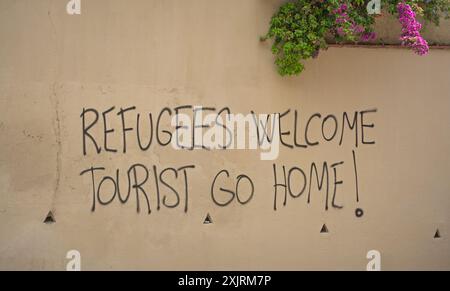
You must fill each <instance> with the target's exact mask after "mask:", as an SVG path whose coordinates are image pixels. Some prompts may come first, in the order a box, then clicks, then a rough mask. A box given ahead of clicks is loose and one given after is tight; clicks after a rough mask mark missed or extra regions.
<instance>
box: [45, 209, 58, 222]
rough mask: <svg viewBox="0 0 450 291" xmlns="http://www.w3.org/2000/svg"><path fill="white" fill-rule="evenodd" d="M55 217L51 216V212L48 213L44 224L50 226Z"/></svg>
mask: <svg viewBox="0 0 450 291" xmlns="http://www.w3.org/2000/svg"><path fill="white" fill-rule="evenodd" d="M55 222H56V220H55V217H54V216H53V213H52V212H51V211H49V212H48V214H47V216H46V217H45V219H44V223H46V224H51V223H55Z"/></svg>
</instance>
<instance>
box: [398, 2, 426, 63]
mask: <svg viewBox="0 0 450 291" xmlns="http://www.w3.org/2000/svg"><path fill="white" fill-rule="evenodd" d="M397 11H398V19H399V21H400V23H401V25H402V35H401V36H400V40H401V42H402V45H404V46H408V47H410V48H411V49H412V50H413V51H414V52H415V53H417V54H418V55H420V56H422V55H425V54H427V53H428V51H429V47H428V43H427V41H426V40H425V39H424V38H423V37H422V36H421V35H420V29H422V25H421V24H420V23H419V22H418V21H417V20H416V14H415V13H414V11H413V10H412V9H411V6H409V5H408V4H406V3H405V2H400V3H398V5H397Z"/></svg>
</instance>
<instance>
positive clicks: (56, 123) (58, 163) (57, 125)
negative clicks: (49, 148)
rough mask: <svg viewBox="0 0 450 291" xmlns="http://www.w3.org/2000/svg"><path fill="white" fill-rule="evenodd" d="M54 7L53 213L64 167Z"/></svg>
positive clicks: (51, 102)
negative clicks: (54, 155)
mask: <svg viewBox="0 0 450 291" xmlns="http://www.w3.org/2000/svg"><path fill="white" fill-rule="evenodd" d="M52 6H53V0H49V1H48V9H47V16H48V20H49V22H50V26H51V30H52V35H53V39H54V57H55V63H54V68H53V71H54V79H55V81H54V82H53V84H52V86H51V94H50V104H51V106H52V109H54V119H52V126H53V133H54V135H55V145H56V157H55V171H56V172H55V183H54V185H53V196H52V199H51V209H53V211H54V210H55V209H54V208H55V200H56V197H57V195H58V194H59V191H60V185H61V167H62V156H61V155H62V142H61V119H60V113H59V106H60V104H59V98H58V94H57V86H58V82H57V81H56V80H57V78H58V43H57V41H58V38H57V33H56V26H55V23H54V21H53V18H52V11H51V10H52V9H51V8H52Z"/></svg>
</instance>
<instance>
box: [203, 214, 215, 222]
mask: <svg viewBox="0 0 450 291" xmlns="http://www.w3.org/2000/svg"><path fill="white" fill-rule="evenodd" d="M211 223H213V222H212V219H211V216H210V215H209V213H208V214H206V217H205V220H204V221H203V224H211Z"/></svg>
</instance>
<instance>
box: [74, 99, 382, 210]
mask: <svg viewBox="0 0 450 291" xmlns="http://www.w3.org/2000/svg"><path fill="white" fill-rule="evenodd" d="M194 108H197V107H194V106H192V105H185V106H179V107H175V108H173V109H171V108H168V107H166V108H163V109H161V110H160V111H159V113H158V114H157V117H156V118H155V121H154V118H153V115H152V113H148V112H146V113H145V114H142V113H140V112H137V111H136V110H137V108H136V107H135V106H131V107H125V108H120V109H119V110H117V112H116V114H114V111H115V110H116V107H115V106H112V107H109V108H107V109H106V110H104V111H99V110H97V109H95V108H87V109H86V108H83V110H82V113H81V115H80V118H81V124H82V153H83V156H92V155H100V154H104V155H112V154H120V153H121V154H126V153H127V149H128V148H129V145H130V142H134V147H133V148H134V149H138V150H140V151H143V152H145V151H148V150H149V149H150V147H151V146H152V145H154V146H159V147H166V146H168V145H170V143H171V139H172V134H173V130H176V128H175V129H174V128H171V127H170V123H171V122H170V121H171V118H172V117H173V115H176V114H179V113H180V112H184V113H186V112H190V113H191V114H194V116H195V114H196V110H198V109H195V110H194ZM202 110H205V111H209V112H217V113H218V114H219V115H220V114H226V113H230V112H231V110H230V109H229V108H228V107H224V108H221V109H219V110H217V109H216V108H212V107H204V108H202ZM99 112H101V113H99ZM376 112H377V110H376V109H369V110H361V111H354V112H352V113H347V112H342V114H340V115H334V114H322V113H314V114H312V115H310V116H306V118H305V119H303V121H300V114H299V111H298V110H292V109H289V110H287V111H285V112H283V113H281V114H279V116H280V122H279V132H280V143H281V144H282V145H283V146H284V148H286V149H288V150H295V149H298V150H302V149H308V148H311V147H317V146H319V145H321V144H326V143H334V144H335V145H336V146H338V147H341V146H342V145H343V144H344V143H345V140H346V139H350V140H352V142H351V143H347V145H350V144H351V145H352V147H353V150H352V152H351V162H349V161H348V160H345V161H344V160H337V161H334V162H329V161H323V162H320V163H319V162H312V163H310V164H309V165H307V166H306V167H305V166H304V165H303V166H300V165H296V166H291V167H287V166H286V165H277V164H276V163H274V164H272V167H271V168H272V169H271V170H272V184H271V185H265V186H264V189H269V188H270V187H273V209H274V211H277V210H278V209H279V206H280V200H281V205H282V206H286V205H287V204H288V201H289V200H292V199H297V198H299V197H306V202H307V203H308V204H310V203H311V201H313V200H314V195H316V194H315V193H316V192H321V193H324V196H325V199H324V201H325V203H324V209H325V211H328V210H329V209H330V207H331V208H333V209H342V208H343V207H344V205H342V199H340V196H339V195H340V194H341V193H340V191H339V187H340V186H341V185H342V184H343V183H344V181H343V180H342V178H341V177H340V175H339V173H340V171H341V169H342V168H343V167H350V166H351V167H352V171H353V172H354V177H352V179H351V183H353V184H354V185H355V199H356V202H359V201H360V197H359V196H360V193H359V181H358V168H357V160H356V158H357V155H356V152H355V150H356V149H357V148H358V147H360V146H361V145H364V146H366V145H374V144H375V140H374V139H373V137H372V138H369V137H368V133H369V129H373V128H374V127H375V125H374V123H373V122H370V121H368V119H369V114H373V113H376ZM251 113H252V114H254V112H253V111H251ZM142 116H146V117H147V118H146V119H145V121H144V122H142V121H143V120H144V118H143V117H142ZM338 116H339V117H338ZM115 118H117V120H114V119H115ZM133 120H134V121H135V122H133ZM193 120H194V124H192V128H193V130H195V129H198V128H204V127H205V125H204V124H203V123H201V122H200V124H195V122H196V121H195V120H196V119H195V118H194V119H193ZM114 121H115V122H114ZM112 124H120V126H119V127H117V128H114V127H112V126H111V125H112ZM220 126H222V127H223V130H224V131H225V132H226V131H227V130H229V129H228V128H227V127H226V126H225V125H224V124H220ZM289 126H290V128H289ZM317 128H318V129H317ZM99 132H100V133H101V134H100V136H98V133H99ZM116 134H118V137H119V138H115V139H114V138H112V137H113V135H116ZM265 134H266V132H265V129H264V132H259V131H258V140H259V137H260V135H261V136H263V138H264V137H265ZM133 135H134V138H133ZM195 136H196V135H195V134H193V135H192V147H191V148H187V149H186V150H193V149H202V147H197V146H196V141H195ZM267 138H268V137H267ZM112 140H115V141H117V140H120V141H121V143H120V144H113V143H112ZM154 141H155V142H154ZM223 149H224V150H226V149H227V146H226V144H224V146H223ZM203 150H205V149H203ZM195 168H196V165H194V164H190V165H185V166H181V167H180V166H178V167H167V168H163V169H162V170H161V169H158V168H157V167H156V166H155V165H153V166H146V165H144V164H143V163H136V164H133V165H131V166H130V167H128V168H127V169H115V171H114V172H113V174H110V173H109V172H108V170H107V169H106V168H105V167H102V166H89V168H86V169H84V170H83V171H81V173H80V175H81V176H88V177H89V178H90V180H91V196H92V205H91V210H92V211H95V210H96V209H97V205H98V204H99V205H101V206H106V205H110V204H111V203H113V202H114V201H117V202H119V203H121V204H125V203H127V202H128V201H129V200H130V197H134V200H135V203H136V211H137V212H138V213H139V212H141V210H143V211H144V212H145V213H148V214H151V213H152V210H154V209H156V210H157V211H159V210H161V209H162V208H169V209H171V208H178V207H181V208H182V209H183V211H184V212H185V213H187V212H188V209H189V193H190V191H191V192H192V191H195V189H190V188H191V187H192V186H190V185H189V181H190V177H191V176H192V172H193V171H195ZM210 172H211V173H214V172H215V171H214V170H211V171H210ZM215 173H217V174H215V176H214V177H213V178H212V179H211V187H210V189H211V192H210V194H211V201H212V203H213V204H214V205H216V206H219V207H227V206H228V205H230V204H231V203H232V202H233V201H236V202H237V203H238V204H240V205H246V204H248V203H250V202H251V200H252V199H253V198H254V197H255V196H256V195H257V185H255V183H254V182H253V180H252V178H251V177H250V176H249V175H247V174H245V173H240V174H239V175H236V176H234V177H233V176H232V175H231V174H230V172H229V171H228V170H227V169H222V170H219V171H218V172H215ZM269 173H270V172H269V171H268V175H270V174H269ZM225 179H228V180H230V179H231V180H232V181H233V184H234V186H233V187H231V188H230V187H225V186H223V185H224V184H223V182H224V181H225ZM294 180H295V181H296V182H297V183H296V184H297V187H295V188H296V189H294V186H293V184H294V183H293V181H294ZM267 181H268V183H270V179H267ZM299 181H301V182H300V187H298V182H299ZM363 215H364V211H363V210H362V209H361V208H357V209H356V210H355V216H356V217H362V216H363Z"/></svg>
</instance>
